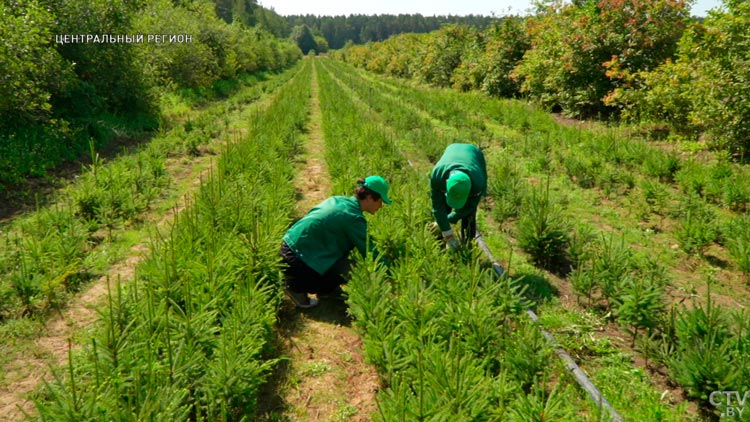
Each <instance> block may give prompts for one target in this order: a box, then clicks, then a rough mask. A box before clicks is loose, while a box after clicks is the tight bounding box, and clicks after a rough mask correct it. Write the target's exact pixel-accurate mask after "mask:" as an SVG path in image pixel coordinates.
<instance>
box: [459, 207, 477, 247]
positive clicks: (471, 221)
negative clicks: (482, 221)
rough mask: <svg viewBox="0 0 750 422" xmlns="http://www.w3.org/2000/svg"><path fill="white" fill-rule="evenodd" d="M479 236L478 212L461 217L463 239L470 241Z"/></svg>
mask: <svg viewBox="0 0 750 422" xmlns="http://www.w3.org/2000/svg"><path fill="white" fill-rule="evenodd" d="M476 236H477V212H476V211H474V212H473V213H472V214H470V215H467V216H466V217H464V218H462V219H461V240H462V241H463V242H469V241H471V239H474V238H475V237H476Z"/></svg>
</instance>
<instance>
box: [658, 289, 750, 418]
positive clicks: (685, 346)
mask: <svg viewBox="0 0 750 422" xmlns="http://www.w3.org/2000/svg"><path fill="white" fill-rule="evenodd" d="M668 330H670V331H669V332H670V333H671V336H670V337H668V338H667V339H666V341H668V342H672V343H673V345H674V346H673V347H674V353H673V354H672V355H671V356H668V358H667V362H666V363H667V365H668V366H669V369H670V371H671V372H672V375H673V377H674V378H675V379H676V380H677V381H678V382H679V383H680V384H681V385H683V386H684V387H685V388H686V389H687V393H688V395H689V396H690V397H692V398H695V399H698V400H699V401H700V402H701V404H702V405H703V406H704V407H705V408H711V407H712V406H711V405H710V404H709V403H708V398H709V395H710V394H711V393H712V392H713V391H726V390H743V387H744V388H747V387H748V386H747V380H742V379H741V378H738V376H740V375H741V374H743V373H744V371H746V370H747V368H746V367H744V366H743V360H742V359H740V356H739V355H738V354H736V353H735V352H733V350H738V349H736V348H737V346H738V345H739V344H738V342H744V339H742V337H738V336H736V333H733V332H732V331H733V328H732V324H731V319H730V315H729V313H728V311H726V310H724V309H723V308H721V307H718V306H716V304H715V303H714V302H713V300H712V298H711V291H710V288H709V290H708V293H707V295H706V302H705V303H704V304H694V307H693V309H685V310H684V311H682V312H680V313H679V314H677V315H676V316H675V317H674V318H673V319H672V320H671V321H670V325H669V326H668ZM738 334H739V333H738ZM745 365H746V362H745ZM743 384H745V385H743Z"/></svg>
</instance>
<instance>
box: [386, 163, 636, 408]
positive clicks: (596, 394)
mask: <svg viewBox="0 0 750 422" xmlns="http://www.w3.org/2000/svg"><path fill="white" fill-rule="evenodd" d="M399 152H400V151H399ZM401 155H402V156H404V157H406V156H405V155H404V154H403V153H402V154H401ZM406 162H407V163H408V164H409V167H411V168H412V170H414V171H416V167H414V163H412V161H411V160H409V159H407V160H406ZM474 239H475V240H476V241H477V244H478V245H479V247H480V248H481V249H482V251H483V252H484V253H485V255H486V256H487V258H488V259H489V260H490V262H492V269H493V270H494V271H495V273H496V274H497V275H498V276H500V277H502V276H503V275H504V274H505V270H504V269H503V267H502V266H501V265H500V264H499V263H498V262H497V261H495V258H494V257H493V256H492V252H491V251H490V248H489V247H488V246H487V244H486V243H485V242H484V239H482V235H481V234H480V233H479V231H477V232H476V236H475V237H474ZM526 314H527V315H528V316H529V318H531V320H532V321H534V322H535V323H537V324H538V323H539V317H537V315H536V313H534V311H532V310H531V309H526ZM540 329H541V330H542V335H543V336H544V338H545V339H547V341H548V342H549V343H550V344H551V345H552V347H553V348H554V349H555V354H557V356H558V357H559V358H560V359H561V360H562V361H563V363H564V364H565V367H566V368H567V369H568V371H570V372H571V373H572V374H573V378H575V380H576V382H578V385H580V386H581V388H583V389H584V390H586V392H587V393H588V394H589V397H591V399H592V400H593V401H594V403H596V405H597V406H598V407H599V408H600V409H602V408H603V409H605V410H606V411H607V412H608V413H609V417H610V422H623V419H622V416H620V414H619V413H617V411H616V410H615V409H614V408H613V407H612V405H611V404H610V403H609V401H607V399H606V398H605V397H604V396H603V395H602V393H601V392H600V391H599V389H598V388H596V385H594V383H593V382H591V380H590V379H589V378H588V376H587V375H586V373H585V372H583V370H582V369H581V368H580V367H579V366H578V365H577V364H576V363H575V361H574V360H573V358H572V357H570V355H569V354H568V352H566V351H565V349H563V348H562V347H561V346H560V344H559V343H558V342H557V340H555V337H554V336H553V335H552V334H550V333H549V332H548V331H547V330H545V329H544V328H540Z"/></svg>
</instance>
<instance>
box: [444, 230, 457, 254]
mask: <svg viewBox="0 0 750 422" xmlns="http://www.w3.org/2000/svg"><path fill="white" fill-rule="evenodd" d="M443 240H445V248H446V249H451V250H454V251H455V250H457V249H458V239H456V236H454V235H453V230H447V231H444V232H443Z"/></svg>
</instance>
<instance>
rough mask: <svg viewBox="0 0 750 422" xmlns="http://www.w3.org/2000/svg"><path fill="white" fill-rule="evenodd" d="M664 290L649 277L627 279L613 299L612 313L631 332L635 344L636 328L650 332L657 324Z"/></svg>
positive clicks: (660, 318)
mask: <svg viewBox="0 0 750 422" xmlns="http://www.w3.org/2000/svg"><path fill="white" fill-rule="evenodd" d="M664 306H665V305H664V292H663V291H662V288H661V286H660V285H659V284H657V283H654V280H651V279H649V278H636V279H628V280H627V282H625V283H624V285H623V286H621V288H620V292H619V294H618V296H617V298H616V299H615V305H614V313H615V315H616V317H617V321H618V322H619V323H620V324H623V325H625V326H627V327H628V328H627V329H628V330H630V331H631V332H632V334H633V339H632V342H631V346H632V345H634V344H635V339H636V337H637V335H638V330H639V329H643V330H647V331H648V332H650V331H651V330H652V329H654V328H656V327H658V326H659V324H660V322H661V321H662V313H663V312H664Z"/></svg>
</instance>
